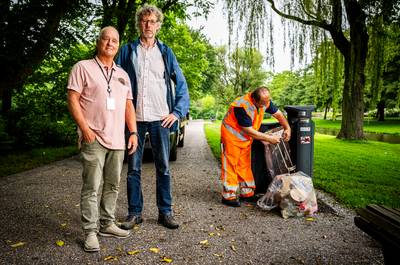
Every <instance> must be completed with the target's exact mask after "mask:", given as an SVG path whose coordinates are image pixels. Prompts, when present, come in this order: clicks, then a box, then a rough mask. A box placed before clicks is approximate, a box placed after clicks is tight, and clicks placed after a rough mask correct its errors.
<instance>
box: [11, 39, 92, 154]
mask: <svg viewBox="0 0 400 265" xmlns="http://www.w3.org/2000/svg"><path fill="white" fill-rule="evenodd" d="M91 54H93V46H91V45H89V46H85V45H82V44H77V45H75V46H71V47H69V48H68V49H58V54H57V56H56V55H55V52H53V53H52V54H50V56H49V57H48V58H46V59H45V60H44V62H43V63H42V65H41V66H40V67H39V68H38V70H37V71H36V72H35V73H34V74H33V75H32V76H31V78H29V79H28V83H27V84H26V85H25V86H24V87H23V89H22V91H21V93H19V94H17V95H16V96H15V97H14V100H13V107H12V109H11V111H10V114H9V116H8V120H7V131H8V132H9V133H10V135H13V136H14V137H15V139H16V140H15V143H14V147H17V148H22V147H29V148H32V147H38V146H63V145H71V144H73V143H74V142H75V140H76V126H75V123H74V122H73V120H72V118H71V117H70V115H69V112H68V109H67V101H66V99H67V98H66V95H67V88H66V84H67V78H68V74H69V71H70V69H71V68H72V65H73V64H75V63H76V62H77V61H79V60H81V59H84V58H89V57H91Z"/></svg>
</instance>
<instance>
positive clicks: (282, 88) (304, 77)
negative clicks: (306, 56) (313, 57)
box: [268, 71, 315, 109]
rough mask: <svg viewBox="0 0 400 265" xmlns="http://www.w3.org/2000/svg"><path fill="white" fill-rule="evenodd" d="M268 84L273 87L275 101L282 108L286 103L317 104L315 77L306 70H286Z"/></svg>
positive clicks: (272, 92)
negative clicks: (315, 98)
mask: <svg viewBox="0 0 400 265" xmlns="http://www.w3.org/2000/svg"><path fill="white" fill-rule="evenodd" d="M268 86H269V87H270V89H271V95H272V100H273V102H274V103H275V105H278V106H279V107H280V108H281V109H283V107H284V106H286V105H312V104H315V102H314V95H315V93H314V91H313V89H315V82H314V78H313V76H312V75H311V74H309V73H308V72H306V71H299V72H290V71H284V72H282V73H279V74H276V75H274V76H273V78H272V80H271V81H270V82H269V84H268Z"/></svg>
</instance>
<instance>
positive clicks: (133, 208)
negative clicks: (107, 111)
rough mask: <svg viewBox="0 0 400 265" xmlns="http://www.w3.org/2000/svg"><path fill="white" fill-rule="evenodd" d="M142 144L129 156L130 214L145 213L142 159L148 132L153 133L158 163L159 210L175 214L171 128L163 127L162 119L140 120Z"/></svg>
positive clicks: (140, 139)
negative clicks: (170, 149) (172, 188)
mask: <svg viewBox="0 0 400 265" xmlns="http://www.w3.org/2000/svg"><path fill="white" fill-rule="evenodd" d="M137 130H138V147H137V149H136V152H135V153H134V154H133V155H130V156H128V178H127V191H128V211H129V213H128V214H129V215H130V216H132V215H141V213H142V210H143V194H142V186H141V172H142V158H143V151H144V144H145V136H146V132H148V133H149V136H150V144H151V149H152V153H153V159H154V163H155V166H156V177H157V180H156V185H157V188H156V192H157V207H158V211H159V213H161V214H164V215H170V214H171V213H172V210H171V203H172V195H171V176H170V173H169V148H170V147H169V146H170V143H169V133H170V129H169V128H164V127H162V126H161V121H153V122H137Z"/></svg>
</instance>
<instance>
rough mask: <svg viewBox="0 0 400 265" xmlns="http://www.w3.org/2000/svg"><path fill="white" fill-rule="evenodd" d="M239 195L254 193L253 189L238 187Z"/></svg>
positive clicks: (244, 195)
mask: <svg viewBox="0 0 400 265" xmlns="http://www.w3.org/2000/svg"><path fill="white" fill-rule="evenodd" d="M240 195H242V196H241V197H250V196H253V195H254V190H253V189H252V188H241V189H240Z"/></svg>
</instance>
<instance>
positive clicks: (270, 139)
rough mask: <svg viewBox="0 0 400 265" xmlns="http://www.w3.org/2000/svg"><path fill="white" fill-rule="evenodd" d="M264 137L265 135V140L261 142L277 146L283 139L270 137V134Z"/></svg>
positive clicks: (275, 136) (274, 136)
mask: <svg viewBox="0 0 400 265" xmlns="http://www.w3.org/2000/svg"><path fill="white" fill-rule="evenodd" d="M264 135H265V137H264V139H263V140H261V141H263V142H267V143H270V144H277V143H279V142H280V141H281V137H280V136H278V135H269V134H264Z"/></svg>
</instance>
